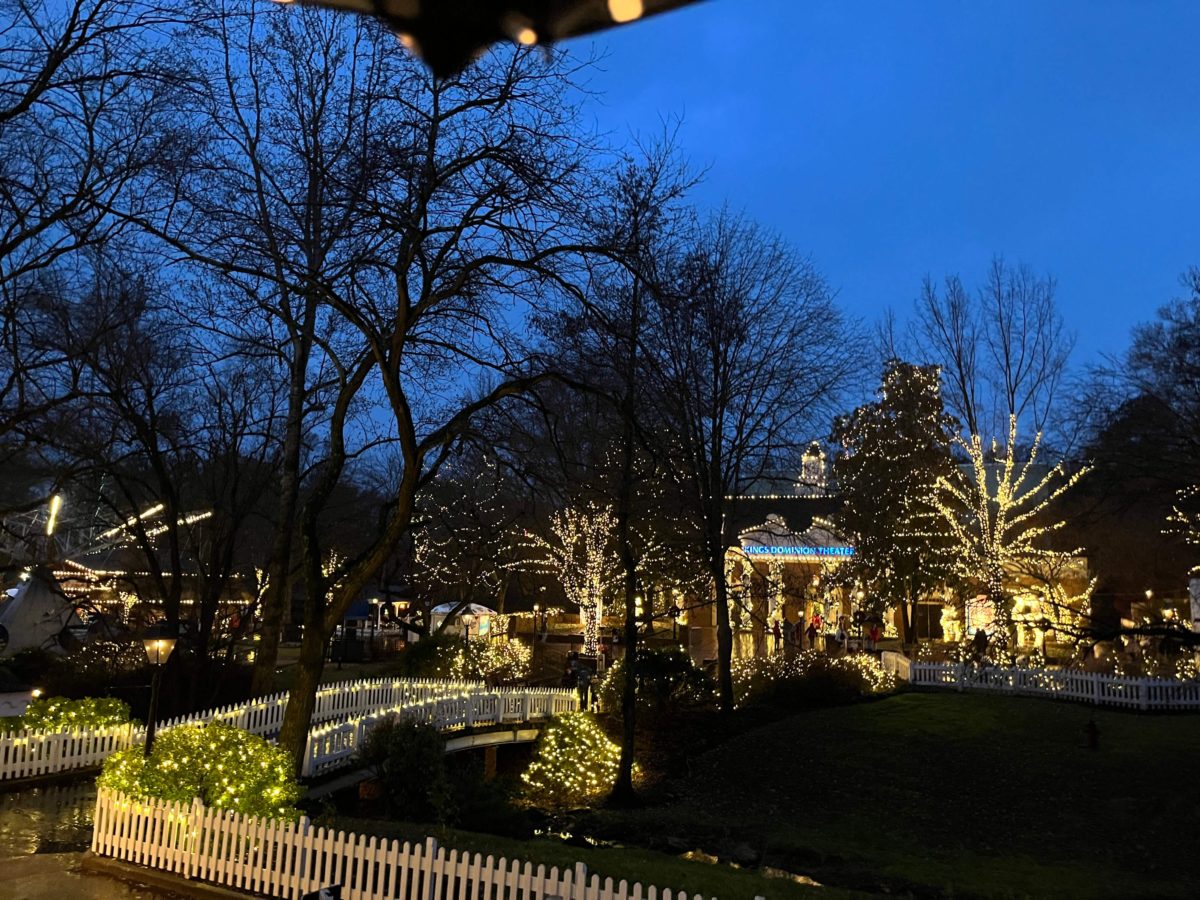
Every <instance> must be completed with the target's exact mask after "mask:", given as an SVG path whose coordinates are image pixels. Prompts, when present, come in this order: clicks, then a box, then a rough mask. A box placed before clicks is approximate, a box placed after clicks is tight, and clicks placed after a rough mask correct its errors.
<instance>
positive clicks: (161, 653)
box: [142, 625, 175, 757]
mask: <svg viewBox="0 0 1200 900" xmlns="http://www.w3.org/2000/svg"><path fill="white" fill-rule="evenodd" d="M142 645H143V646H144V647H145V648H146V658H147V659H148V660H150V665H151V666H153V667H154V677H153V678H152V679H151V681H150V712H149V713H148V714H147V716H146V756H147V757H148V756H150V751H151V749H152V748H153V747H154V725H155V720H156V719H157V718H158V693H159V689H160V688H161V687H162V667H163V664H164V663H165V662H166V661H167V657H169V656H170V655H171V651H172V650H174V649H175V638H174V637H171V636H169V635H168V634H167V631H166V629H164V628H163V627H162V626H161V625H159V626H155V627H154V628H151V629H150V630H149V631H147V632H146V635H145V637H143V638H142Z"/></svg>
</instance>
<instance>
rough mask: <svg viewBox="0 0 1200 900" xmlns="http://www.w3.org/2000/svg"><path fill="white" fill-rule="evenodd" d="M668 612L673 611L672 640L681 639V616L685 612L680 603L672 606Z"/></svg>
mask: <svg viewBox="0 0 1200 900" xmlns="http://www.w3.org/2000/svg"><path fill="white" fill-rule="evenodd" d="M668 612H670V613H671V640H673V641H678V640H679V616H680V614H681V613H682V612H683V610H682V609H680V608H679V606H678V605H675V606H672V607H671V608H670V610H668Z"/></svg>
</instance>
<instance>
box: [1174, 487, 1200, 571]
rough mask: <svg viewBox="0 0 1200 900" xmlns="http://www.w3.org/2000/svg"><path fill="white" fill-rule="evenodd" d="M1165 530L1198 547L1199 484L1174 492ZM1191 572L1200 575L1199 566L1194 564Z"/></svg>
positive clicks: (1199, 522)
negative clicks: (1173, 499) (1173, 500)
mask: <svg viewBox="0 0 1200 900" xmlns="http://www.w3.org/2000/svg"><path fill="white" fill-rule="evenodd" d="M1167 532H1168V533H1170V534H1178V535H1179V536H1180V537H1182V538H1183V539H1184V541H1186V542H1187V543H1189V544H1191V545H1192V546H1194V547H1200V484H1193V485H1191V486H1190V487H1186V488H1183V489H1181V490H1180V491H1178V492H1177V493H1176V495H1175V503H1174V505H1173V506H1172V508H1171V513H1170V515H1168V516H1167ZM1192 574H1193V575H1200V566H1195V567H1194V568H1193V569H1192Z"/></svg>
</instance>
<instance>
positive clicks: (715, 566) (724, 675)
mask: <svg viewBox="0 0 1200 900" xmlns="http://www.w3.org/2000/svg"><path fill="white" fill-rule="evenodd" d="M710 553H711V550H710ZM709 568H710V570H711V571H712V575H713V582H714V584H715V586H716V595H717V596H716V601H717V700H718V703H719V704H720V707H721V712H725V713H729V712H733V629H732V628H731V627H730V625H729V585H728V584H726V583H725V554H724V552H720V553H718V554H716V556H715V558H711V557H710V559H709Z"/></svg>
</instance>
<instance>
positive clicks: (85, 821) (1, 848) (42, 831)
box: [0, 779, 96, 859]
mask: <svg viewBox="0 0 1200 900" xmlns="http://www.w3.org/2000/svg"><path fill="white" fill-rule="evenodd" d="M95 804H96V786H95V784H93V783H92V781H91V779H88V780H86V781H84V782H82V783H77V784H64V785H51V786H49V787H38V788H29V789H27V790H23V791H14V792H12V793H8V794H0V859H13V858H15V857H19V856H29V855H31V854H34V853H63V852H67V851H73V850H86V849H87V847H88V845H89V844H90V843H91V840H92V811H93V808H94V807H95Z"/></svg>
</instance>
